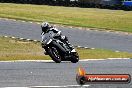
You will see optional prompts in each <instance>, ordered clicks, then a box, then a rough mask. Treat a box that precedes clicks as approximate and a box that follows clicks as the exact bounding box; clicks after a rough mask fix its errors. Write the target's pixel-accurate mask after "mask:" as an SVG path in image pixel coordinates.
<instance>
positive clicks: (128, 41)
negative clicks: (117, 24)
mask: <svg viewBox="0 0 132 88" xmlns="http://www.w3.org/2000/svg"><path fill="white" fill-rule="evenodd" d="M57 28H58V29H60V30H61V31H62V33H63V34H64V35H66V36H68V38H69V40H70V42H71V43H72V44H73V45H80V46H85V47H90V48H103V49H111V50H115V51H126V52H132V35H125V34H120V33H114V32H104V31H95V30H83V31H82V30H80V29H77V28H68V27H57ZM40 34H41V28H40V24H37V23H32V22H25V21H13V20H5V19H0V35H5V36H15V37H22V38H27V39H35V40H41V36H40Z"/></svg>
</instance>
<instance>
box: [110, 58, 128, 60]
mask: <svg viewBox="0 0 132 88" xmlns="http://www.w3.org/2000/svg"><path fill="white" fill-rule="evenodd" d="M108 59H109V60H113V59H130V58H108Z"/></svg>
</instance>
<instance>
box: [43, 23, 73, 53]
mask: <svg viewBox="0 0 132 88" xmlns="http://www.w3.org/2000/svg"><path fill="white" fill-rule="evenodd" d="M41 29H42V33H41V36H42V43H41V45H42V48H44V49H45V52H44V54H45V55H47V51H46V47H45V46H44V44H43V36H44V34H45V33H48V32H49V31H52V32H54V33H55V37H54V38H58V39H60V40H61V41H62V42H65V43H67V44H68V45H69V46H70V48H71V50H73V49H74V48H73V46H72V45H71V44H70V43H69V41H68V38H67V37H66V36H62V34H61V31H59V30H58V29H57V28H55V27H53V26H51V25H50V24H49V23H48V22H43V23H42V24H41Z"/></svg>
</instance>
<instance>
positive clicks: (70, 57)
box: [42, 31, 79, 63]
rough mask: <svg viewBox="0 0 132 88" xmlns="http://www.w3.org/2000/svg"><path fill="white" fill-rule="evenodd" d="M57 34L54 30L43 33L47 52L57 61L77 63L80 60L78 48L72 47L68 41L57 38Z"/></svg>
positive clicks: (43, 41)
mask: <svg viewBox="0 0 132 88" xmlns="http://www.w3.org/2000/svg"><path fill="white" fill-rule="evenodd" d="M55 35H56V34H55V33H53V32H52V31H49V32H48V33H45V34H43V35H42V37H43V38H42V44H43V46H44V47H45V51H46V52H47V54H48V55H49V56H50V57H51V58H52V60H53V61H55V62H56V63H60V62H61V61H71V62H72V63H77V62H78V61H79V55H78V53H77V52H76V50H75V49H71V48H70V46H69V45H68V44H67V43H64V42H62V41H61V40H59V39H57V38H55Z"/></svg>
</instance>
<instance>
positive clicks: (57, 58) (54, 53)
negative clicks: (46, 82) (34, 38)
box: [48, 47, 61, 63]
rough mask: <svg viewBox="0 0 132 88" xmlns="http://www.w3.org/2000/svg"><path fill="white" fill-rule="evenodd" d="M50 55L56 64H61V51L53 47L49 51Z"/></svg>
mask: <svg viewBox="0 0 132 88" xmlns="http://www.w3.org/2000/svg"><path fill="white" fill-rule="evenodd" d="M48 53H49V56H50V57H51V58H52V60H53V61H55V62H56V63H60V62H61V56H60V54H59V51H58V50H57V48H55V47H51V48H50V49H49V52H48Z"/></svg>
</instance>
